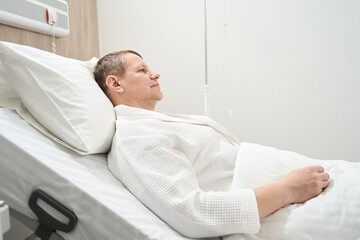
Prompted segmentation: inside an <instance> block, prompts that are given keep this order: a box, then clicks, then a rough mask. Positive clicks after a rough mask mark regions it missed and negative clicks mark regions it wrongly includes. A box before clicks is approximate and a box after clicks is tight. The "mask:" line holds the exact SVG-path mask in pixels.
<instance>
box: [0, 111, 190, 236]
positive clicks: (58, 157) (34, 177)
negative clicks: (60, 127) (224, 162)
mask: <svg viewBox="0 0 360 240" xmlns="http://www.w3.org/2000/svg"><path fill="white" fill-rule="evenodd" d="M0 153H1V155H0V199H3V200H5V201H6V202H7V203H8V204H9V206H10V207H11V208H12V209H14V210H16V211H18V212H20V213H22V214H24V215H26V216H28V217H31V218H33V219H36V216H35V215H34V214H33V213H32V211H31V209H30V208H29V207H28V204H27V201H28V199H29V196H30V195H31V192H32V191H33V190H35V189H42V190H44V191H45V192H47V193H48V194H50V195H51V196H53V197H54V198H55V199H57V200H58V201H60V202H61V203H64V204H65V205H66V206H67V207H68V208H70V209H71V210H72V211H74V212H75V214H76V215H77V217H78V219H79V221H78V224H77V226H76V228H75V229H74V230H73V231H72V232H70V233H62V232H59V235H61V236H62V237H63V238H64V239H74V240H75V239H76V240H80V239H109V240H110V239H111V240H113V239H189V238H185V237H183V236H181V235H180V234H178V233H177V232H175V231H174V230H172V229H171V228H170V227H169V226H168V225H167V224H165V223H164V222H163V221H162V220H160V219H159V218H158V217H157V216H156V215H154V214H153V213H152V212H151V211H150V210H149V209H147V208H146V207H145V206H144V205H143V204H141V203H140V202H139V201H138V200H137V199H136V198H135V197H134V196H133V195H131V194H130V192H129V191H128V190H127V189H126V188H125V187H124V186H123V185H122V184H121V183H120V182H119V181H118V180H117V179H116V178H114V177H113V175H112V174H111V173H110V172H109V170H108V167H107V163H106V155H88V156H81V155H79V154H77V153H75V152H73V151H71V150H69V149H67V148H65V147H63V146H61V145H59V144H58V143H55V142H54V141H52V140H50V139H48V138H47V137H45V136H44V135H42V134H41V133H39V132H38V131H37V130H36V129H34V128H33V127H31V126H30V125H28V124H27V123H26V122H25V121H24V120H22V119H21V118H20V117H19V116H18V115H17V114H16V113H15V112H13V111H11V110H8V109H4V108H0Z"/></svg>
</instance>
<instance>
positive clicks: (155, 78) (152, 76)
mask: <svg viewBox="0 0 360 240" xmlns="http://www.w3.org/2000/svg"><path fill="white" fill-rule="evenodd" d="M150 78H151V80H158V79H159V78H160V74H159V73H157V72H151V75H150Z"/></svg>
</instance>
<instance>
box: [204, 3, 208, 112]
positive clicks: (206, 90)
mask: <svg viewBox="0 0 360 240" xmlns="http://www.w3.org/2000/svg"><path fill="white" fill-rule="evenodd" d="M204 24H205V26H204V29H205V84H204V115H205V116H209V106H208V92H209V85H208V66H207V17H206V0H204Z"/></svg>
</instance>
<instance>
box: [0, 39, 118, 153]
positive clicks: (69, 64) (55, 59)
mask: <svg viewBox="0 0 360 240" xmlns="http://www.w3.org/2000/svg"><path fill="white" fill-rule="evenodd" d="M0 60H1V62H2V66H0V87H1V90H0V93H1V97H0V106H2V107H8V108H11V109H15V110H16V111H17V112H18V113H19V114H20V115H21V116H22V117H23V118H25V120H27V121H28V122H29V123H30V124H32V125H33V126H34V127H36V128H38V129H39V130H40V131H42V132H43V133H45V134H46V135H47V136H49V137H50V138H52V139H54V140H56V141H58V142H60V143H62V144H63V145H65V146H67V147H69V148H71V149H73V150H74V151H76V152H78V153H80V154H93V153H104V152H108V151H109V149H110V146H111V142H112V138H113V135H114V132H115V113H114V109H113V106H112V104H111V102H110V100H109V99H108V98H107V97H106V95H105V94H104V93H103V92H102V91H101V89H100V88H99V87H98V85H97V83H96V82H95V80H94V76H93V73H92V70H93V67H94V66H95V64H96V62H97V59H96V58H93V59H92V60H90V61H79V60H75V59H71V58H65V57H62V56H59V55H56V54H53V53H50V52H46V51H42V50H39V49H36V48H32V47H28V46H23V45H18V44H13V43H8V42H1V41H0ZM0 65H1V64H0ZM20 99H21V101H20Z"/></svg>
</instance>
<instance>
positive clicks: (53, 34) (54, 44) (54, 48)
mask: <svg viewBox="0 0 360 240" xmlns="http://www.w3.org/2000/svg"><path fill="white" fill-rule="evenodd" d="M51 31H52V42H51V46H52V47H51V49H52V52H53V53H56V43H55V40H56V39H55V23H53V24H52V25H51Z"/></svg>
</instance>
